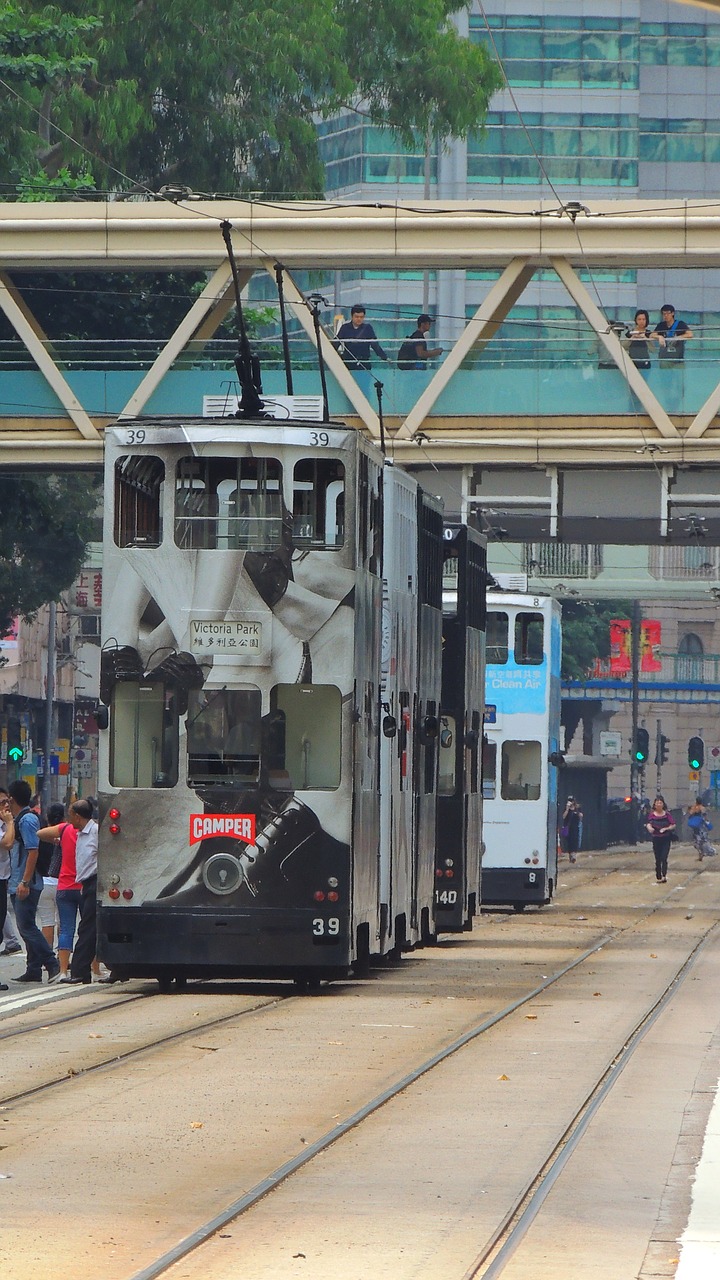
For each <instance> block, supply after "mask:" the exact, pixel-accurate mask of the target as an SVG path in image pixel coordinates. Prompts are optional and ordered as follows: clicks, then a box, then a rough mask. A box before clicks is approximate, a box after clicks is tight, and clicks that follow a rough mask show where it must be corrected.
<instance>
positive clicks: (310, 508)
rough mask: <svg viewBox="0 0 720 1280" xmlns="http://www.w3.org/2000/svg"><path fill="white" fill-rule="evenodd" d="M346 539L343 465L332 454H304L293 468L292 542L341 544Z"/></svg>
mask: <svg viewBox="0 0 720 1280" xmlns="http://www.w3.org/2000/svg"><path fill="white" fill-rule="evenodd" d="M344 541H345V468H344V467H343V465H342V463H341V462H337V461H336V460H335V459H334V458H303V459H301V461H300V462H296V463H295V470H294V472H293V543H294V545H295V546H297V547H341V546H342V545H343V542H344Z"/></svg>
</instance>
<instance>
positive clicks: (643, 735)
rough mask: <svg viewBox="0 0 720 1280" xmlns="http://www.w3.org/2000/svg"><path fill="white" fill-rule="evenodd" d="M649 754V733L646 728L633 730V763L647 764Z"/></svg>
mask: <svg viewBox="0 0 720 1280" xmlns="http://www.w3.org/2000/svg"><path fill="white" fill-rule="evenodd" d="M649 755H650V734H649V733H648V731H647V729H636V730H635V741H634V742H633V749H632V758H633V760H634V761H635V764H638V765H644V764H647V759H648V756H649Z"/></svg>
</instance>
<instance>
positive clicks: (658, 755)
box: [655, 733, 670, 768]
mask: <svg viewBox="0 0 720 1280" xmlns="http://www.w3.org/2000/svg"><path fill="white" fill-rule="evenodd" d="M669 751H670V739H669V738H666V737H665V734H664V733H661V734H660V736H659V737H658V741H657V750H656V752H655V764H656V765H657V766H658V768H660V765H661V764H667V761H668V755H669Z"/></svg>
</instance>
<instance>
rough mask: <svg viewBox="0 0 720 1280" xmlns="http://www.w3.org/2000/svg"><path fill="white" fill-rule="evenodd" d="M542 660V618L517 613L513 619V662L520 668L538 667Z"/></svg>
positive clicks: (533, 614)
mask: <svg viewBox="0 0 720 1280" xmlns="http://www.w3.org/2000/svg"><path fill="white" fill-rule="evenodd" d="M542 660H543V616H542V614H541V613H518V614H517V615H516V617H515V661H516V662H517V664H518V666H522V667H533V666H535V667H539V666H540V664H541V663H542Z"/></svg>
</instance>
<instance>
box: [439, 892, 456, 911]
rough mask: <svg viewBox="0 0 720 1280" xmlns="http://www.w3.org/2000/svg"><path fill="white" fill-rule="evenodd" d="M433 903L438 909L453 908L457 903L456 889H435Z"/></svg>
mask: <svg viewBox="0 0 720 1280" xmlns="http://www.w3.org/2000/svg"><path fill="white" fill-rule="evenodd" d="M435 901H436V903H437V905H438V906H439V907H454V906H455V903H456V902H457V889H436V890H435Z"/></svg>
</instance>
